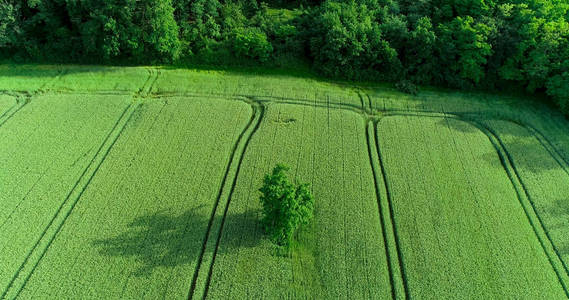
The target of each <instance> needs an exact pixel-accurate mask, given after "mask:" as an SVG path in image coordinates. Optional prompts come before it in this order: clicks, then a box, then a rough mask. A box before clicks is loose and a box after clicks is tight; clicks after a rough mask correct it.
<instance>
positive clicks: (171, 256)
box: [92, 205, 259, 277]
mask: <svg viewBox="0 0 569 300" xmlns="http://www.w3.org/2000/svg"><path fill="white" fill-rule="evenodd" d="M205 206H206V205H201V206H199V207H197V208H194V209H192V210H188V211H185V212H183V213H181V214H175V213H171V212H166V211H158V212H155V213H152V214H147V215H143V216H140V217H137V218H135V219H134V220H133V221H132V222H130V223H129V224H128V225H127V226H126V227H125V228H124V229H123V230H122V232H121V233H119V234H118V235H115V236H112V237H108V238H102V239H98V240H95V241H93V243H92V244H93V245H94V246H95V247H97V248H98V250H99V253H100V254H101V255H104V256H115V257H127V258H132V259H134V260H135V261H136V262H137V263H138V265H139V266H138V267H137V268H136V270H135V271H134V273H133V275H135V276H139V277H144V276H148V275H151V274H152V273H153V272H154V270H155V269H156V268H164V267H165V268H173V267H176V266H179V265H183V264H187V263H192V262H196V261H197V260H198V257H199V255H200V252H201V250H202V248H203V243H204V239H205V236H206V230H207V227H208V223H209V215H205V214H203V213H202V214H200V213H198V212H197V210H199V209H200V208H203V207H205ZM226 221H230V223H231V224H232V225H233V226H239V225H242V223H243V222H247V223H250V222H254V220H251V219H250V218H248V217H246V216H245V215H244V214H236V215H234V214H229V215H228V216H227V220H226ZM210 238H211V236H210ZM222 242H223V241H222ZM258 242H259V238H258V237H257V236H252V235H247V234H243V235H242V239H241V242H240V243H239V244H236V243H227V244H226V245H224V247H223V248H222V249H224V251H233V250H235V248H236V247H255V246H256V245H257V244H258ZM220 248H221V247H220ZM208 250H209V251H211V250H212V249H208Z"/></svg>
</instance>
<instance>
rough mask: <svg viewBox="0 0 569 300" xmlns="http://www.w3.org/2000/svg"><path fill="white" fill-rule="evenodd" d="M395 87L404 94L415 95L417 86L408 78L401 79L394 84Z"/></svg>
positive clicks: (417, 91)
mask: <svg viewBox="0 0 569 300" xmlns="http://www.w3.org/2000/svg"><path fill="white" fill-rule="evenodd" d="M395 88H396V89H397V90H399V91H401V92H403V93H405V94H410V95H417V94H418V93H419V88H418V87H417V86H416V85H415V84H414V83H413V82H411V81H409V80H401V81H399V82H398V83H396V84H395Z"/></svg>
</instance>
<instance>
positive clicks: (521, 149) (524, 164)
mask: <svg viewBox="0 0 569 300" xmlns="http://www.w3.org/2000/svg"><path fill="white" fill-rule="evenodd" d="M506 151H508V153H509V154H510V155H511V157H512V159H513V162H514V164H515V165H516V167H517V168H518V169H519V170H520V171H522V170H524V171H529V172H531V173H534V174H538V173H542V172H546V171H550V170H557V169H559V170H562V169H563V167H562V166H561V165H559V164H558V163H557V162H556V161H555V159H553V158H552V157H551V156H550V154H549V152H547V150H546V149H545V148H543V146H541V145H540V144H538V143H537V141H531V142H530V141H527V140H524V139H522V138H520V139H519V140H518V141H517V142H516V143H508V144H506ZM483 159H484V160H485V161H487V162H489V163H490V164H491V165H493V166H495V167H496V168H502V164H501V162H500V160H499V158H498V155H497V154H496V153H495V152H491V153H487V154H486V155H484V156H483ZM522 180H523V178H522Z"/></svg>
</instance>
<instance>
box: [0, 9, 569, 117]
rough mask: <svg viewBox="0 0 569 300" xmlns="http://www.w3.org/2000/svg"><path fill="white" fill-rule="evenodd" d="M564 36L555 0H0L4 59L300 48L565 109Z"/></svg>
mask: <svg viewBox="0 0 569 300" xmlns="http://www.w3.org/2000/svg"><path fill="white" fill-rule="evenodd" d="M305 7H308V8H305ZM568 40H569V3H567V2H566V1H562V0H327V1H320V0H271V1H268V4H267V3H264V2H259V1H257V0H235V1H220V0H82V1H72V0H28V1H24V0H0V56H1V57H4V58H7V59H13V60H19V59H20V58H24V59H29V60H32V61H57V62H94V63H114V62H132V63H143V64H146V63H172V62H177V61H180V60H182V61H188V62H197V63H207V64H218V65H219V64H243V63H247V62H253V63H255V62H261V63H264V64H272V65H282V66H288V65H289V64H290V63H294V62H295V61H296V62H298V61H305V60H307V59H308V60H309V61H310V62H311V63H312V64H313V66H314V69H316V70H317V71H319V72H320V73H322V74H324V75H326V76H330V77H340V78H347V79H365V80H374V81H380V80H387V81H392V82H399V81H401V80H410V81H412V82H414V83H417V84H428V85H431V84H434V85H440V86H448V87H454V88H467V89H470V88H486V89H502V88H504V87H505V86H516V87H522V88H525V89H526V90H527V91H528V92H530V93H533V92H545V93H546V94H548V95H550V96H551V97H552V99H554V101H556V103H558V104H559V105H560V107H563V109H564V110H565V111H567V110H568V109H567V108H566V107H567V106H568V105H567V103H568V102H569V99H568V96H567V92H566V88H565V86H566V83H567V77H568V75H567V72H569V70H568V68H569V67H568V66H569V62H568V61H569V42H568ZM244 58H245V59H244Z"/></svg>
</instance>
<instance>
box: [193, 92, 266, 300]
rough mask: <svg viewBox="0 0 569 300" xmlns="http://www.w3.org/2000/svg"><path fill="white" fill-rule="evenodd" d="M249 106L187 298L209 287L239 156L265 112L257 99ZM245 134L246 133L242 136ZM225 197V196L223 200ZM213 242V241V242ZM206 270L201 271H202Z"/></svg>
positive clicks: (202, 295) (199, 296) (204, 292)
mask: <svg viewBox="0 0 569 300" xmlns="http://www.w3.org/2000/svg"><path fill="white" fill-rule="evenodd" d="M250 104H251V106H252V107H253V111H254V113H253V115H252V117H251V120H250V121H249V123H248V124H247V126H246V128H245V129H244V130H243V131H242V133H241V135H240V136H239V138H238V140H237V142H236V143H235V145H234V149H233V151H232V154H231V159H230V161H229V164H228V167H227V169H226V173H225V175H224V178H223V181H222V184H221V186H220V190H219V192H218V199H217V202H216V204H215V207H214V209H213V210H212V215H211V217H210V222H209V224H208V230H207V234H206V238H205V240H204V243H203V246H202V250H201V253H200V257H199V260H198V264H197V266H196V268H197V269H196V271H195V272H194V276H193V279H192V285H191V287H190V292H189V294H188V299H205V298H206V296H207V293H208V290H209V285H210V283H211V276H212V274H213V267H214V264H215V258H216V256H217V252H218V249H219V245H220V243H221V237H222V235H223V227H224V225H225V220H226V217H227V212H228V211H229V205H230V204H231V198H232V196H233V192H234V191H235V186H236V184H237V179H238V177H239V173H240V171H241V165H242V163H243V159H244V157H245V153H246V151H247V149H248V146H249V143H250V142H251V139H252V137H253V136H254V135H255V133H256V132H257V130H258V129H259V126H260V125H261V122H262V120H263V117H264V114H265V107H264V106H263V105H261V104H259V103H257V102H253V103H250ZM253 124H254V126H253V128H252V129H251V130H250V131H249V133H248V134H247V131H248V130H249V129H250V128H251V125H253ZM245 135H247V136H246V137H245ZM244 137H245V141H244V143H243V146H242V149H241V150H240V151H238V150H239V148H240V147H239V145H240V144H241V140H242V139H243V138H244ZM238 152H239V156H238V157H235V154H236V153H238ZM236 159H237V162H236V163H237V165H236V166H235V171H234V173H233V175H232V177H233V180H232V182H231V185H230V186H229V187H227V186H226V185H227V184H229V182H228V174H229V173H230V170H231V169H232V166H233V164H234V162H235V160H236ZM227 188H229V194H228V195H227V197H226V198H224V199H222V198H223V197H222V196H223V194H224V192H225V190H226V189H227ZM225 199H226V200H225ZM220 201H224V202H225V201H226V203H225V206H224V207H223V215H222V216H221V221H220V224H213V222H215V219H216V215H217V214H218V213H221V211H219V210H218V208H219V207H220V206H219V203H220ZM214 226H215V227H219V228H216V229H217V232H216V230H212V228H213V227H214ZM214 238H215V242H214V241H213V239H214ZM213 243H215V244H213ZM208 248H213V249H210V250H211V251H212V254H211V257H208V259H206V260H204V256H205V255H206V253H207V250H208ZM206 271H207V273H204V272H206Z"/></svg>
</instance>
